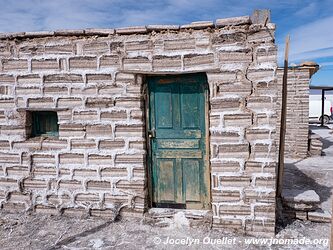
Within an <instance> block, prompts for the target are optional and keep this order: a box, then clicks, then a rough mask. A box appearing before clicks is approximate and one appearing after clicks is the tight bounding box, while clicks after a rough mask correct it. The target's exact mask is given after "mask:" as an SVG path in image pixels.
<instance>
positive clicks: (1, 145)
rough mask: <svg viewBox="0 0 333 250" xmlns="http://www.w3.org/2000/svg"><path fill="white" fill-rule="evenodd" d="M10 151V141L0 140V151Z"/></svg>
mask: <svg viewBox="0 0 333 250" xmlns="http://www.w3.org/2000/svg"><path fill="white" fill-rule="evenodd" d="M9 149H10V143H9V141H5V140H0V150H9Z"/></svg>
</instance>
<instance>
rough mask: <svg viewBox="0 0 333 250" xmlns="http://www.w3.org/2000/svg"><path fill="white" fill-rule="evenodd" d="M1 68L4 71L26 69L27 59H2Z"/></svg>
mask: <svg viewBox="0 0 333 250" xmlns="http://www.w3.org/2000/svg"><path fill="white" fill-rule="evenodd" d="M2 70H3V71H4V72H6V71H28V60H27V59H2Z"/></svg>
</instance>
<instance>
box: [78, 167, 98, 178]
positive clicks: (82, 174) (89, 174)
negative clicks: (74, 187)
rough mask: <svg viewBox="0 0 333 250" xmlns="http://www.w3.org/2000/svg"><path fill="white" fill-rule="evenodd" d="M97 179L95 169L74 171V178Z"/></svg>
mask: <svg viewBox="0 0 333 250" xmlns="http://www.w3.org/2000/svg"><path fill="white" fill-rule="evenodd" d="M95 177H97V171H96V170H94V169H74V171H73V178H74V179H77V178H83V179H85V178H95Z"/></svg>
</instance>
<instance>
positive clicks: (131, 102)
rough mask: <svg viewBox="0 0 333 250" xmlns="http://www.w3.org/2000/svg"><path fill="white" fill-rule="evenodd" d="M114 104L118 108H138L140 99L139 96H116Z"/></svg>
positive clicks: (140, 103)
mask: <svg viewBox="0 0 333 250" xmlns="http://www.w3.org/2000/svg"><path fill="white" fill-rule="evenodd" d="M115 106H116V107H120V108H140V107H142V100H141V98H140V97H117V98H116V99H115Z"/></svg>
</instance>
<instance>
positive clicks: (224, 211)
mask: <svg viewBox="0 0 333 250" xmlns="http://www.w3.org/2000/svg"><path fill="white" fill-rule="evenodd" d="M219 214H220V215H221V216H224V215H228V216H249V215H251V206H250V205H247V204H244V205H228V204H223V203H222V204H221V206H220V211H219Z"/></svg>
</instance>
